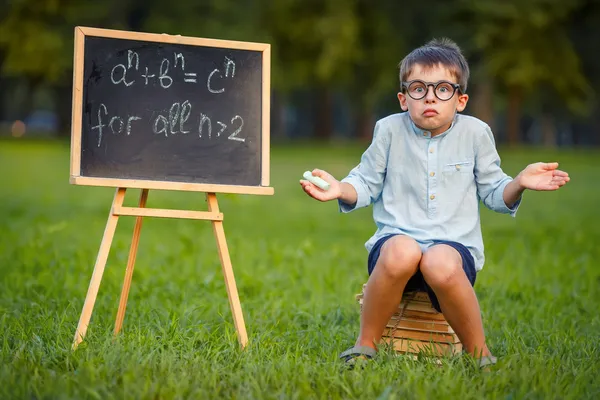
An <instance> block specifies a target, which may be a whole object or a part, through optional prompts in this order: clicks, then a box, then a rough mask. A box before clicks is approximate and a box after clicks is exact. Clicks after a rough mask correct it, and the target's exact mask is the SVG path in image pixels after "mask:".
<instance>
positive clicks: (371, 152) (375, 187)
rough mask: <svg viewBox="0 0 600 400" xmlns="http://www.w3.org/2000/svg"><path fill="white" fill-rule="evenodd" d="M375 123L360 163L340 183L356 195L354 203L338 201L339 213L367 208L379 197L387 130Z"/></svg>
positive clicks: (380, 123) (386, 155)
mask: <svg viewBox="0 0 600 400" xmlns="http://www.w3.org/2000/svg"><path fill="white" fill-rule="evenodd" d="M382 125H383V124H382V122H381V121H377V123H376V124H375V128H374V131H373V141H372V142H371V144H370V146H369V147H368V148H367V150H365V152H364V153H363V155H362V156H361V159H360V163H359V164H358V165H357V166H356V167H354V168H353V169H352V170H351V171H350V173H349V174H348V176H347V177H345V178H344V179H342V182H346V183H349V184H350V185H352V186H353V187H354V189H355V190H356V193H357V195H358V197H357V200H356V203H354V204H347V203H344V202H342V201H341V200H338V204H339V209H340V211H341V212H344V213H347V212H350V211H354V210H356V209H358V208H362V207H367V206H368V205H370V204H371V203H373V202H374V201H375V200H377V198H379V196H380V195H381V191H382V189H383V182H384V180H385V173H386V170H387V161H388V155H389V143H390V140H389V133H390V132H389V128H386V127H384V126H382Z"/></svg>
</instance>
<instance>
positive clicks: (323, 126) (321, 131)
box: [315, 85, 333, 140]
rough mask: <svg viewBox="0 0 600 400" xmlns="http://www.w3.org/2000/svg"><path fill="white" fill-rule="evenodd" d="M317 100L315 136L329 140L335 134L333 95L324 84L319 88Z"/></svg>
mask: <svg viewBox="0 0 600 400" xmlns="http://www.w3.org/2000/svg"><path fill="white" fill-rule="evenodd" d="M316 97H317V98H316V101H315V107H316V109H315V116H316V118H315V137H316V138H317V139H319V140H329V139H331V136H332V134H333V95H332V93H331V90H330V89H329V88H328V87H326V86H324V85H322V86H320V87H319V88H318V89H317V93H316Z"/></svg>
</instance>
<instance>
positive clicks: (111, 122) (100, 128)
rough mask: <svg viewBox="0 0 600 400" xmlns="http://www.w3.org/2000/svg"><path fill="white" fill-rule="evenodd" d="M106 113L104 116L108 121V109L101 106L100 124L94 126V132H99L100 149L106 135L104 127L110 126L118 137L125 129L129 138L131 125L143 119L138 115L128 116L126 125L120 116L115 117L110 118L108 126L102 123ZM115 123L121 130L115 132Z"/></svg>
mask: <svg viewBox="0 0 600 400" xmlns="http://www.w3.org/2000/svg"><path fill="white" fill-rule="evenodd" d="M103 112H104V116H105V117H107V118H106V120H108V109H107V108H106V105H104V104H102V103H101V104H100V106H99V107H98V114H97V116H98V124H97V125H95V126H92V131H94V130H98V142H97V143H98V145H97V146H98V147H100V145H101V144H102V135H103V134H104V129H103V128H104V127H106V126H108V127H109V128H110V130H111V131H112V133H113V134H115V135H118V134H120V133H121V132H123V128H124V127H125V133H126V134H127V135H128V136H129V135H131V125H132V122H133V121H137V120H140V119H142V118H140V117H138V116H136V115H128V116H127V123H125V120H124V119H123V118H121V117H119V116H118V115H115V116H113V117H111V118H110V120H109V122H108V125H106V124H103V123H102V113H103ZM115 122H118V126H119V128H118V129H116V130H115Z"/></svg>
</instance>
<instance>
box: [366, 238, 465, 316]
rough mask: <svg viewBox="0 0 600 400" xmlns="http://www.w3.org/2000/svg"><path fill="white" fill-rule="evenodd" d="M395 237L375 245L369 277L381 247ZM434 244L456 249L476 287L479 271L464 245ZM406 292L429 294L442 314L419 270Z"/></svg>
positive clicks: (436, 300) (383, 239)
mask: <svg viewBox="0 0 600 400" xmlns="http://www.w3.org/2000/svg"><path fill="white" fill-rule="evenodd" d="M394 236H396V235H389V236H385V237H382V238H381V239H379V240H378V241H377V242H376V243H375V245H374V246H373V248H372V249H371V252H370V253H369V260H368V262H367V269H368V272H369V276H371V273H372V272H373V269H374V268H375V264H376V263H377V259H378V258H379V254H380V253H381V246H383V244H384V243H385V242H386V241H387V240H388V239H391V238H392V237H394ZM434 244H446V245H448V246H451V247H452V248H454V249H456V251H458V253H459V254H460V256H461V258H462V267H463V270H464V271H465V275H467V278H468V279H469V282H471V286H475V278H476V275H477V271H476V270H475V260H474V259H473V255H472V254H471V252H470V251H469V250H468V249H467V248H466V247H465V246H464V245H462V244H460V243H457V242H450V241H446V240H436V241H434ZM404 291H405V292H413V291H425V292H427V294H428V295H429V299H430V300H431V304H432V305H433V307H434V308H435V309H436V310H438V311H439V312H442V310H441V309H440V303H439V302H438V299H437V297H435V293H434V292H433V290H432V289H431V287H430V286H429V285H428V284H427V282H425V278H423V274H422V273H421V271H420V270H417V272H416V273H415V274H414V275H413V276H412V277H411V278H410V279H409V280H408V283H407V284H406V288H405V289H404Z"/></svg>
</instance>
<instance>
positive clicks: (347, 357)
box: [340, 346, 377, 367]
mask: <svg viewBox="0 0 600 400" xmlns="http://www.w3.org/2000/svg"><path fill="white" fill-rule="evenodd" d="M376 355H377V350H375V349H373V348H371V347H369V346H354V347H351V348H349V349H348V350H346V351H344V352H343V353H342V354H340V359H342V360H343V361H344V363H346V365H348V366H350V367H353V366H354V365H355V364H356V363H357V362H358V361H359V360H362V361H366V360H371V359H372V358H373V357H375V356H376Z"/></svg>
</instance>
